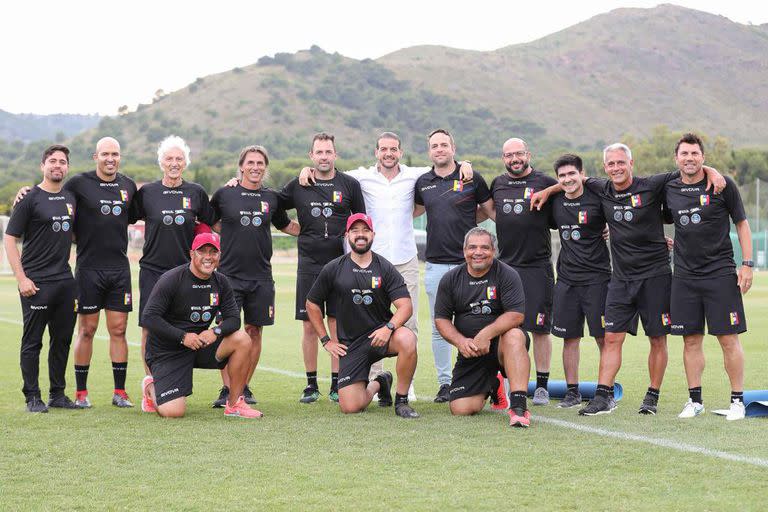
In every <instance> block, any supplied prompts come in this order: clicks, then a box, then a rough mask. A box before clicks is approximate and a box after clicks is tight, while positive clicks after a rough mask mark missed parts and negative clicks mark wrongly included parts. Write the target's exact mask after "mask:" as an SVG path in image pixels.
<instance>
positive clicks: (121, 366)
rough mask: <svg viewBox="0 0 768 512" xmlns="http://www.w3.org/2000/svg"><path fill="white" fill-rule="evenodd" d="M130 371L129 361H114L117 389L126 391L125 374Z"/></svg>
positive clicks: (113, 373) (113, 370) (113, 376)
mask: <svg viewBox="0 0 768 512" xmlns="http://www.w3.org/2000/svg"><path fill="white" fill-rule="evenodd" d="M127 372H128V361H126V362H124V363H116V362H114V361H112V378H114V379H115V389H116V390H117V389H119V390H122V391H125V374H126V373H127Z"/></svg>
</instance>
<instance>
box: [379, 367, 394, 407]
mask: <svg viewBox="0 0 768 512" xmlns="http://www.w3.org/2000/svg"><path fill="white" fill-rule="evenodd" d="M375 380H376V381H377V382H378V383H379V385H380V386H379V407H391V406H392V372H382V373H380V374H378V375H377V376H376V379H375Z"/></svg>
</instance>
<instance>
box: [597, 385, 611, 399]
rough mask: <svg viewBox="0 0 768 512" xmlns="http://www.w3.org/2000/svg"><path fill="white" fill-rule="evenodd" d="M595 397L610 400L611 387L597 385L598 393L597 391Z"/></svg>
mask: <svg viewBox="0 0 768 512" xmlns="http://www.w3.org/2000/svg"><path fill="white" fill-rule="evenodd" d="M595 396H596V397H597V396H603V397H605V398H608V397H609V396H611V386H606V385H605V384H598V385H597V391H595Z"/></svg>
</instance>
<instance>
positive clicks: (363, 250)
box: [349, 238, 373, 254]
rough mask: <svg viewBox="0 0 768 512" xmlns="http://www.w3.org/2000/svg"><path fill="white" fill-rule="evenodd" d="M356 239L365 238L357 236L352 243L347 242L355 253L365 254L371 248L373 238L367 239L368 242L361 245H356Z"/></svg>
mask: <svg viewBox="0 0 768 512" xmlns="http://www.w3.org/2000/svg"><path fill="white" fill-rule="evenodd" d="M358 240H365V239H364V238H358V239H357V240H355V241H354V243H351V244H349V245H350V248H351V249H352V250H353V251H354V252H356V253H357V254H365V253H367V252H368V251H370V250H371V246H372V245H373V240H370V241H368V243H366V244H365V245H364V246H363V247H359V246H358V245H357V241H358Z"/></svg>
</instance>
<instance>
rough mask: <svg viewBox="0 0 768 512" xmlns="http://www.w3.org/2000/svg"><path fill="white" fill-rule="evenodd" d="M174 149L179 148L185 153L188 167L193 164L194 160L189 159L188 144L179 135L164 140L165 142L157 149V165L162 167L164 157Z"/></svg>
mask: <svg viewBox="0 0 768 512" xmlns="http://www.w3.org/2000/svg"><path fill="white" fill-rule="evenodd" d="M173 148H178V149H180V150H182V151H183V152H184V159H185V160H186V161H187V165H189V164H191V163H192V160H190V159H189V153H190V150H189V146H187V143H186V142H184V139H182V138H181V137H179V136H178V135H169V136H168V137H166V138H164V139H163V141H162V142H161V143H160V146H158V148H157V163H158V164H160V165H162V164H163V157H164V156H165V154H166V153H167V152H168V150H169V149H173Z"/></svg>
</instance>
